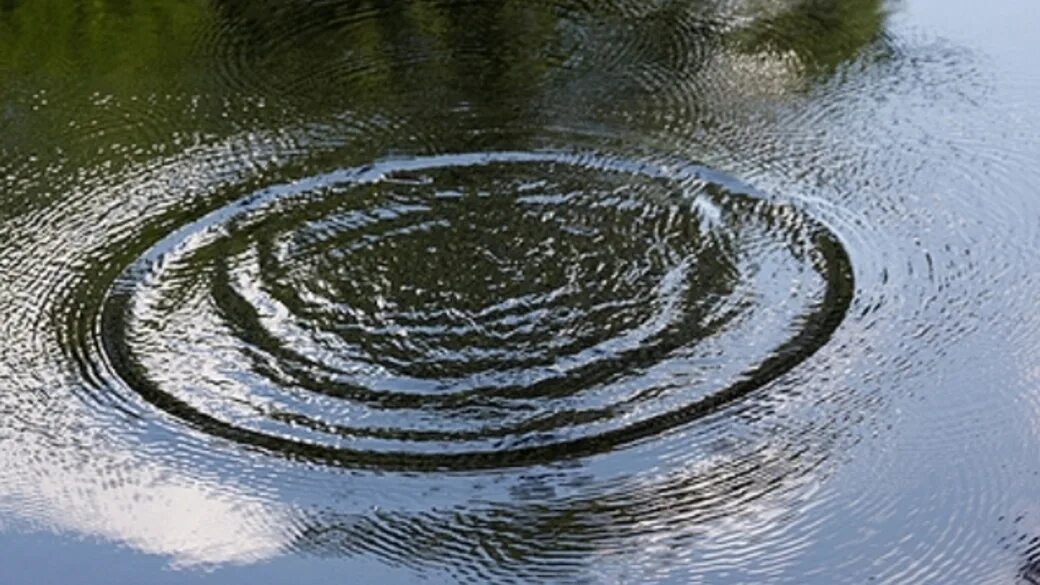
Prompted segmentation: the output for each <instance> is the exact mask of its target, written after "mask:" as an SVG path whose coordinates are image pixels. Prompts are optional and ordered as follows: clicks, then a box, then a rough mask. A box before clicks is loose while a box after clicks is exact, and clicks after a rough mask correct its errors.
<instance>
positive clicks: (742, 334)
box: [100, 152, 853, 469]
mask: <svg viewBox="0 0 1040 585" xmlns="http://www.w3.org/2000/svg"><path fill="white" fill-rule="evenodd" d="M852 290H853V287H852V273H851V268H850V265H849V259H848V257H847V255H846V253H845V251H844V250H843V248H842V246H841V244H840V242H839V241H838V239H837V237H836V236H835V235H834V234H833V233H831V232H830V231H828V229H827V228H826V227H825V226H824V225H823V224H822V223H820V222H818V221H816V220H814V219H813V218H811V217H809V216H808V215H807V214H806V213H804V212H803V211H801V210H799V209H797V208H795V207H793V206H791V205H790V204H785V203H782V202H777V201H773V200H770V199H769V198H767V197H765V196H763V195H761V194H758V193H756V192H754V190H752V189H751V188H749V187H747V186H744V185H741V184H740V183H738V182H736V181H733V180H732V179H729V178H728V177H725V176H722V175H719V174H717V173H713V172H711V171H708V170H706V169H703V168H701V167H698V166H695V165H689V164H686V165H675V164H662V163H651V162H647V161H637V160H629V159H617V158H611V157H607V156H600V155H592V154H564V153H553V152H493V153H472V154H456V155H441V156H429V157H420V158H410V159H400V160H386V161H381V162H379V163H376V164H374V165H370V166H366V167H362V168H353V169H346V170H340V171H336V172H333V173H329V174H325V175H320V176H315V177H310V178H307V179H305V180H301V181H297V182H294V183H291V184H284V185H278V186H275V187H271V188H268V189H265V190H263V191H260V192H257V193H255V194H253V195H252V196H249V197H247V198H245V199H242V200H239V201H238V202H236V203H234V204H232V205H229V206H227V207H224V208H221V209H218V210H216V211H214V212H212V213H210V214H208V215H206V216H204V217H202V218H201V219H199V220H197V221H195V222H194V223H191V224H189V225H186V226H183V227H182V228H180V229H179V230H177V231H175V232H173V233H171V234H169V235H168V236H166V237H164V238H162V239H161V240H159V241H158V242H157V243H155V244H154V245H153V246H152V247H151V248H150V249H148V250H147V252H146V253H144V254H143V255H141V256H140V257H139V258H138V259H137V260H135V261H134V262H132V263H131V264H130V266H128V267H127V268H126V269H125V270H124V271H123V272H122V274H120V275H119V276H118V277H117V278H116V280H115V281H114V282H113V283H112V285H111V288H110V290H109V292H108V294H107V295H106V298H105V301H104V303H103V306H102V308H101V313H100V320H101V323H100V332H101V335H100V343H101V347H102V350H103V351H104V353H105V354H106V361H107V362H108V363H109V364H110V366H111V367H112V369H113V374H114V377H115V378H116V379H117V380H118V384H119V385H120V386H121V387H122V389H123V390H124V391H132V392H134V393H136V394H137V395H139V396H140V397H142V398H143V399H145V400H146V401H147V402H149V403H151V404H152V405H154V406H156V407H158V408H160V409H162V410H164V411H166V412H167V413H168V414H170V415H172V416H174V417H176V418H177V419H179V420H181V421H183V422H184V423H187V424H190V425H192V426H194V427H196V428H197V429H199V430H202V431H204V432H206V433H208V434H211V435H215V436H219V437H222V438H225V439H230V440H233V441H237V442H240V443H243V444H246V445H251V446H255V447H259V448H262V449H265V450H269V451H275V452H280V453H283V454H285V455H289V456H293V457H300V458H306V459H310V460H317V461H320V462H323V463H327V464H337V465H347V466H356V467H377V468H388V469H477V468H497V467H510V466H518V465H531V464H537V463H547V462H552V461H556V460H561V459H565V458H572V457H579V456H585V455H591V454H594V453H598V452H603V451H608V450H611V449H613V448H614V447H617V446H619V445H621V444H625V443H629V442H632V441H636V440H639V439H642V438H645V437H648V436H652V435H656V434H659V433H661V432H663V431H666V430H667V429H670V428H673V427H675V426H677V425H682V424H686V423H688V422H690V421H692V420H694V419H697V418H699V417H702V416H705V415H707V414H709V413H711V412H713V411H715V410H717V409H718V408H720V407H721V406H723V405H726V404H727V403H730V402H732V401H734V400H736V399H739V398H740V397H742V396H744V395H746V394H748V393H749V392H752V391H754V390H756V389H759V388H761V387H763V386H765V385H767V384H768V383H769V382H770V381H772V380H774V379H776V378H777V377H778V376H781V375H783V374H784V373H786V372H787V371H789V370H790V369H792V368H793V367H795V366H796V365H797V364H798V363H800V362H801V361H803V360H804V359H806V358H807V357H808V356H810V355H812V354H813V353H814V352H815V351H816V350H817V349H818V348H819V347H821V346H822V345H824V344H825V343H826V342H827V340H828V339H829V337H830V335H831V333H832V332H833V331H834V330H835V329H836V328H837V326H838V325H839V324H840V323H841V321H842V319H843V317H844V314H845V312H846V309H847V308H848V305H849V303H850V300H851V295H852V292H851V291H852Z"/></svg>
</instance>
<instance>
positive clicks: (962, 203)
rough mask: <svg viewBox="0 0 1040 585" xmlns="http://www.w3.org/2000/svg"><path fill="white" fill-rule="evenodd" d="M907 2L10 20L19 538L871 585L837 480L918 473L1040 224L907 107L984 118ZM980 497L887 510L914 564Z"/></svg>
mask: <svg viewBox="0 0 1040 585" xmlns="http://www.w3.org/2000/svg"><path fill="white" fill-rule="evenodd" d="M887 10H888V7H887V5H886V4H884V3H882V2H879V1H877V2H875V1H868V2H842V1H839V0H826V1H789V2H753V1H748V2H699V3H691V2H680V1H660V2H649V3H647V2H628V1H624V0H614V1H610V2H581V1H576V0H575V1H560V2H544V1H542V2H527V1H525V2H519V1H517V2H449V1H444V0H441V1H431V0H428V1H419V0H414V1H408V2H404V1H400V2H393V1H385V2H321V3H314V2H303V1H295V2H238V1H233V0H223V1H219V2H217V1H215V2H212V3H211V4H205V3H199V2H164V3H159V4H155V3H148V2H119V3H93V2H76V3H64V2H56V1H39V2H31V3H29V2H21V3H19V2H7V3H5V4H3V5H2V7H0V11H2V12H0V14H2V16H0V56H2V57H3V58H2V59H0V108H2V109H0V121H2V124H3V127H2V130H3V131H2V132H0V165H2V173H0V175H2V176H4V177H5V178H6V182H5V187H4V190H3V191H2V192H0V198H2V199H0V201H2V203H3V205H2V207H0V209H2V212H0V222H2V225H3V230H2V231H0V275H2V276H3V278H2V279H0V312H2V313H3V314H4V316H5V320H4V324H3V326H2V329H0V340H2V341H3V343H2V344H0V352H2V353H0V356H2V360H0V379H2V380H3V381H4V385H5V386H6V388H7V389H8V391H7V392H6V393H4V394H3V395H2V396H0V412H2V413H3V415H4V418H3V422H2V423H0V441H2V442H3V443H4V449H3V454H4V455H3V457H6V458H7V459H6V460H5V461H3V463H5V465H4V466H3V467H4V469H7V470H8V471H7V472H5V473H3V474H2V475H0V506H2V509H3V515H4V516H9V517H14V518H20V519H23V520H24V521H27V522H29V523H32V524H35V525H38V526H44V527H47V528H52V529H55V530H62V531H70V532H74V533H81V534H89V535H95V536H99V537H102V538H105V539H110V540H113V541H117V542H121V543H124V544H128V545H130V546H132V547H135V548H137V549H138V550H141V551H144V552H147V553H153V554H163V555H168V556H169V557H171V558H172V559H173V560H174V562H175V563H176V564H180V565H199V564H204V565H221V564H224V563H248V562H255V561H258V560H261V559H265V558H271V557H275V556H279V555H304V556H311V555H317V556H326V557H333V558H337V559H346V560H344V561H343V562H344V563H347V564H348V565H349V564H350V563H352V562H355V560H356V559H358V558H365V559H373V558H374V559H378V560H379V561H380V562H383V563H385V564H386V566H407V567H412V568H415V569H416V570H418V571H419V572H421V573H425V574H427V575H436V576H437V577H436V578H440V577H443V578H444V579H446V580H453V581H476V582H483V581H487V580H492V581H522V582H530V581H546V582H567V581H573V582H587V581H612V580H613V581H633V580H639V581H643V582H649V581H668V580H672V581H675V582H688V581H690V579H691V578H693V576H697V578H701V579H703V580H705V581H706V582H716V581H721V582H728V581H729V582H748V581H752V582H765V581H770V580H777V581H779V580H783V579H784V576H788V577H790V576H791V575H799V574H801V575H812V574H816V575H825V574H826V572H825V571H822V570H821V569H820V568H819V565H820V563H819V562H818V560H819V558H818V557H819V555H824V556H826V555H827V554H828V551H829V552H830V553H833V554H834V556H831V557H830V558H836V559H839V560H840V562H839V563H837V564H838V565H840V567H841V570H842V571H844V575H845V576H846V577H848V576H850V575H851V576H853V578H851V579H850V580H851V581H852V582H858V581H863V580H865V579H866V578H867V577H868V576H872V575H873V574H874V573H880V571H875V570H874V569H873V568H872V564H871V561H870V554H871V552H877V549H876V548H872V546H871V542H874V541H871V540H870V538H869V535H865V534H864V533H863V532H862V531H860V530H859V529H858V528H857V527H855V526H853V527H850V525H851V524H854V523H858V525H860V526H873V525H874V524H877V523H879V522H881V520H879V519H884V518H889V517H891V516H895V515H894V514H888V510H889V507H890V506H891V505H892V504H891V502H893V501H895V499H896V498H895V497H894V496H892V494H890V493H889V492H887V491H886V489H887V488H886V486H885V485H883V484H882V483H874V482H870V481H864V480H865V479H869V478H870V474H868V473H863V474H862V475H859V476H857V475H856V472H850V471H848V470H849V469H858V468H857V467H856V465H861V466H864V465H865V466H867V467H870V465H869V464H870V463H871V462H874V463H877V465H876V467H875V468H874V469H871V472H875V471H876V472H877V473H879V474H880V473H889V474H890V476H891V477H899V470H898V469H897V470H893V469H889V468H886V465H895V464H894V463H892V460H893V459H894V457H889V455H891V453H892V449H891V448H890V447H889V443H888V441H894V440H896V439H894V438H892V437H893V436H895V435H896V434H897V433H893V432H892V431H891V428H892V425H894V424H897V423H898V422H900V421H899V419H898V416H895V415H893V412H896V411H898V409H897V408H895V407H893V406H892V403H893V402H896V403H898V402H899V401H900V400H901V399H903V398H905V397H906V396H907V395H912V394H913V393H914V392H923V390H922V389H928V388H933V389H934V386H935V384H936V382H935V380H936V376H935V375H934V374H936V372H941V371H945V368H947V367H949V366H950V363H951V362H952V361H956V360H957V359H960V358H961V357H962V356H961V354H959V353H958V352H959V351H970V350H959V349H958V348H960V347H976V345H974V344H977V343H978V337H977V332H978V330H979V329H980V328H981V327H980V323H981V322H982V317H979V315H982V314H990V312H992V313H993V315H992V317H993V318H995V319H1000V318H1001V317H1000V314H1001V311H998V310H993V309H991V307H993V305H992V303H996V302H997V301H995V300H994V299H996V298H998V297H997V296H996V295H995V294H994V293H993V292H992V291H994V290H999V289H1000V288H1001V287H1002V286H1005V285H1006V284H1007V282H1008V281H1010V280H1014V277H1015V275H1016V274H1018V271H1020V270H1022V268H1021V267H1023V266H1027V265H1028V264H1027V263H1026V262H1027V261H1026V260H1023V258H1022V256H1021V253H1020V252H1021V251H1020V249H1019V248H1017V247H1015V246H1013V245H1011V244H1010V243H1009V242H1006V241H1003V240H1000V241H997V242H993V241H992V239H990V240H988V241H987V234H989V233H990V231H991V228H992V226H993V225H1000V226H1002V227H1004V228H1006V229H1007V230H1008V231H1010V232H1012V233H1015V234H1018V235H1020V236H1023V235H1025V234H1026V233H1029V230H1032V228H1030V227H1028V226H1025V227H1024V226H1022V225H1020V224H1017V223H1014V222H1008V221H1006V220H1005V219H1003V218H1001V217H999V213H1000V210H999V209H995V208H990V209H986V210H981V211H980V210H978V209H976V207H974V203H973V202H972V201H971V198H970V196H969V195H970V194H969V193H967V192H965V191H964V190H963V188H961V189H960V190H959V189H958V187H957V184H962V183H958V181H959V180H960V179H961V178H966V179H969V180H978V177H979V176H980V175H979V173H978V171H977V170H975V169H974V168H972V167H970V166H964V165H963V164H961V165H960V166H956V167H955V166H954V163H956V162H959V163H963V162H964V161H963V160H958V159H957V157H958V156H968V155H966V154H965V152H966V151H965V150H964V149H957V148H952V147H951V144H950V141H948V140H945V139H944V140H939V139H937V138H935V137H934V136H933V133H934V131H935V130H934V128H936V127H940V126H938V125H937V124H936V123H935V120H934V119H933V118H929V116H933V117H935V116H937V114H935V113H934V111H933V110H932V109H930V108H926V107H924V106H922V105H921V102H920V101H919V100H918V92H920V91H921V88H930V89H929V91H931V92H936V93H933V94H931V95H930V96H929V97H930V98H931V100H932V101H935V100H936V99H938V100H939V101H942V102H943V103H944V104H946V105H947V106H948V108H950V109H956V108H965V109H964V110H963V111H969V110H970V106H969V105H966V104H967V103H968V102H970V100H971V95H968V98H966V99H962V98H963V96H964V94H963V93H958V92H969V93H970V92H971V91H974V89H973V88H975V87H977V84H976V81H977V80H976V79H974V78H973V77H972V72H971V70H970V68H969V67H968V66H967V65H965V61H966V58H965V55H964V54H963V53H957V52H956V51H952V50H949V48H948V47H946V46H942V45H928V44H924V45H921V44H914V43H909V42H908V41H906V39H905V38H903V39H902V40H900V39H899V37H898V35H894V34H892V33H890V32H888V31H886V30H885V29H886V26H887V24H886V19H887V18H888V16H887ZM44 23H47V24H46V26H47V30H51V31H54V33H53V36H54V38H56V39H60V40H61V41H62V42H43V41H42V40H41V37H40V35H39V31H40V30H43V28H44ZM900 43H902V44H900ZM966 80H967V81H966ZM953 86H956V88H957V89H956V91H955V92H954V91H952V90H951V94H947V93H944V92H943V90H942V89H941V88H943V87H953ZM935 88H940V89H935ZM893 103H894V104H895V105H892V104H893ZM961 116H962V118H959V119H967V118H968V116H967V115H966V114H963V113H962V114H961ZM989 122H992V120H989ZM879 128H881V129H884V130H883V131H881V130H879ZM895 128H898V129H895ZM1013 160H1014V159H1003V161H1002V162H1004V163H1005V164H1007V161H1013ZM973 162H976V163H978V162H979V161H973ZM985 164H986V163H985V161H982V162H981V163H980V164H979V168H987V167H986V166H985ZM951 168H957V169H961V170H959V171H957V172H960V173H961V175H962V176H960V177H957V180H954V179H953V178H950V177H949V176H948V175H949V173H950V171H949V169H951ZM966 182H967V181H966ZM1020 184H1024V183H1020ZM940 187H942V188H941V189H940ZM936 191H940V192H941V194H942V195H941V197H938V198H937V199H939V201H938V202H936V201H930V200H929V201H925V200H922V198H921V197H922V196H923V195H922V194H924V193H929V192H936ZM1011 191H1012V192H1015V191H1014V189H1013V188H1012V189H1011ZM1009 197H1011V196H1009ZM1012 198H1013V197H1012ZM1016 201H1018V200H1017V199H1016ZM994 214H998V215H994ZM966 217H967V218H971V219H972V220H973V221H974V222H975V223H971V224H969V223H967V222H966V220H965V218H966ZM1012 239H1014V238H1012ZM966 258H967V260H965V259H966ZM1016 262H1017V264H1016ZM993 266H1000V267H1001V268H1000V269H999V270H994V269H993V268H992V267H993ZM1018 275H1019V276H1020V274H1018ZM1006 290H1009V291H1011V292H1008V293H1007V294H1006V295H1005V302H1007V303H1008V304H1013V303H1014V302H1015V300H1016V299H1019V298H1021V296H1022V295H1021V293H1016V292H1014V290H1021V289H1010V288H1008V289H1006ZM987 303H989V304H987ZM1001 308H1006V307H1003V306H1002V307H1001ZM966 314H972V315H976V318H964V317H960V318H953V317H954V316H963V315H966ZM972 340H975V341H974V342H973V341H972ZM994 347H1000V346H999V345H998V344H997V342H994ZM969 395H971V396H973V397H975V398H977V399H978V400H983V401H984V400H985V398H982V397H979V396H977V395H975V394H971V393H968V392H965V393H961V394H960V395H959V396H961V397H962V399H963V400H965V401H966V402H965V404H968V403H971V404H972V406H974V405H976V404H977V403H978V402H977V401H972V400H968V399H967V398H966V397H967V396H969ZM957 408H959V407H958V406H957V404H956V400H955V399H950V400H949V401H947V402H946V403H945V407H944V409H940V410H937V412H940V413H952V412H956V409H957ZM1017 416H1025V415H1022V414H1021V413H1017ZM959 420H963V419H959ZM931 424H934V425H935V426H934V427H929V426H928V423H927V422H926V421H918V424H917V426H916V427H914V428H916V429H927V428H933V430H934V431H935V432H934V433H933V434H932V436H934V437H938V439H921V440H920V441H919V442H917V443H914V444H915V445H918V446H920V445H932V444H939V443H945V442H946V439H947V438H949V437H951V436H954V435H956V432H955V427H952V428H954V431H951V430H950V428H951V427H949V426H948V425H949V424H950V421H949V420H948V419H946V418H943V419H941V420H936V421H932V423H931ZM902 432H908V431H902ZM932 441H934V443H932ZM923 459H924V460H925V461H926V462H930V461H931V459H929V458H928V457H927V456H926V457H924V458H923ZM900 461H902V460H900ZM912 463H919V461H917V460H916V459H915V460H913V461H912ZM860 473H862V472H860ZM849 474H852V478H853V480H855V479H857V478H858V479H859V480H860V481H859V482H858V483H857V482H856V481H853V480H849V479H848V478H849ZM971 481H972V476H969V477H968V479H966V480H965V485H971ZM987 485H989V484H987ZM998 491H999V490H997V489H994V488H992V487H985V486H984V487H983V488H982V489H981V490H978V494H979V495H978V497H977V498H974V499H971V501H972V502H974V503H976V504H977V505H976V506H958V504H960V503H963V502H964V501H965V499H966V498H965V496H964V495H963V494H959V493H958V492H957V491H956V490H950V491H944V490H935V491H934V493H932V494H929V495H928V496H923V497H920V498H913V497H911V496H906V495H905V494H900V495H901V497H903V498H904V499H903V500H901V501H903V502H909V503H905V504H904V505H905V506H906V508H904V509H902V512H903V513H904V516H905V517H907V518H912V519H914V520H915V521H917V522H920V523H921V525H922V526H924V527H925V528H924V529H922V530H921V532H920V534H921V535H923V537H927V538H931V539H932V542H931V543H929V546H924V545H922V546H921V548H919V549H917V550H916V553H915V551H898V552H899V553H900V554H905V555H907V556H914V554H916V556H917V557H919V558H917V559H914V560H915V562H916V566H915V567H913V568H914V569H915V570H917V569H921V570H924V569H927V568H929V567H944V565H942V564H941V562H943V561H944V559H943V553H944V551H945V550H968V551H971V552H973V553H975V554H972V555H967V556H966V557H965V558H967V559H968V560H963V561H962V562H961V563H960V564H959V565H958V566H956V567H953V568H951V571H950V572H951V573H952V574H954V575H960V576H968V575H977V574H979V573H978V571H984V570H986V569H988V567H986V566H985V565H986V564H987V563H990V564H992V563H993V562H994V559H995V558H996V557H995V556H993V555H994V554H995V553H993V552H991V551H988V550H985V549H983V548H981V547H983V545H982V544H981V543H982V542H983V541H984V540H985V538H988V536H987V535H980V534H977V533H975V534H970V533H967V532H957V531H952V530H945V531H944V530H942V529H941V528H942V527H943V526H945V525H946V524H944V521H943V520H944V519H940V518H939V517H941V516H943V514H946V515H947V517H946V518H945V521H947V522H950V521H956V520H958V519H960V518H961V516H959V515H958V514H971V513H975V512H977V511H979V510H987V509H989V508H990V507H992V502H994V501H996V500H997V499H998V496H997V494H998ZM918 504H919V507H913V506H915V505H918ZM850 519H851V520H850ZM965 521H970V518H965ZM871 530H876V534H880V535H882V536H879V537H877V538H879V539H882V540H884V539H885V538H887V536H891V535H892V534H898V530H899V528H898V527H895V528H894V527H892V526H885V527H881V528H872V529H871ZM889 540H891V539H888V540H886V542H888V541H889ZM842 543H845V545H846V546H849V547H852V548H854V549H855V550H854V551H853V552H851V553H848V554H846V555H845V556H841V555H839V554H837V552H836V551H835V550H834V549H833V548H832V547H839V548H840V546H842ZM873 546H880V545H878V544H877V543H876V542H874V545H873ZM886 546H887V545H886ZM838 552H840V551H838ZM883 554H891V553H882V552H878V554H877V555H876V557H875V558H881V557H882V556H883ZM814 555H815V556H814ZM896 556H898V555H896ZM865 559H866V560H865ZM351 566H353V565H351ZM902 568H905V567H900V569H902ZM947 568H949V567H947ZM315 570H316V571H317V570H318V569H315ZM813 571H818V572H816V573H813ZM888 574H889V575H900V574H903V575H906V574H909V572H905V573H898V572H897V571H896V570H895V569H893V570H892V571H891V572H890V573H888ZM859 577H863V579H859ZM788 580H790V579H789V578H788ZM820 580H821V581H822V580H825V579H824V577H822V576H821V578H820ZM835 580H840V579H831V580H829V581H830V582H834V581H835ZM969 581H970V579H969ZM969 581H966V582H969Z"/></svg>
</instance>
